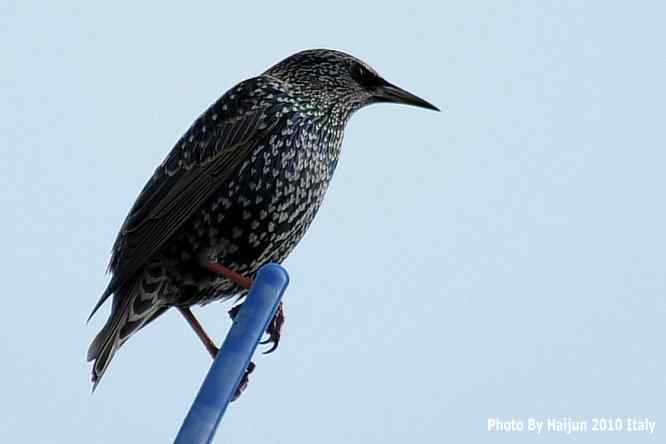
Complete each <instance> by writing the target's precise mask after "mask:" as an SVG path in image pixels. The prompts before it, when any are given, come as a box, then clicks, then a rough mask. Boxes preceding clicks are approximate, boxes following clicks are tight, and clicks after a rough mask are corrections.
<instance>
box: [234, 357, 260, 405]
mask: <svg viewBox="0 0 666 444" xmlns="http://www.w3.org/2000/svg"><path fill="white" fill-rule="evenodd" d="M255 367H256V365H254V362H250V363H249V364H248V366H247V368H246V369H245V373H244V374H243V377H242V378H241V380H240V382H239V383H238V388H237V389H236V393H234V397H233V398H232V399H231V401H232V402H233V401H235V400H237V399H238V397H239V396H240V395H241V393H243V392H244V391H245V389H246V388H247V384H248V383H249V382H250V373H252V372H253V371H254V369H255Z"/></svg>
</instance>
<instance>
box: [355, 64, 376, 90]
mask: <svg viewBox="0 0 666 444" xmlns="http://www.w3.org/2000/svg"><path fill="white" fill-rule="evenodd" d="M350 71H351V75H352V78H353V79H354V80H356V81H357V82H358V83H359V84H360V85H363V86H365V87H366V88H372V87H374V86H377V85H379V84H381V79H380V78H379V77H378V76H377V75H376V74H375V73H374V72H372V71H370V70H369V69H368V68H366V67H365V66H363V65H361V64H360V63H354V64H353V65H352V66H351V68H350Z"/></svg>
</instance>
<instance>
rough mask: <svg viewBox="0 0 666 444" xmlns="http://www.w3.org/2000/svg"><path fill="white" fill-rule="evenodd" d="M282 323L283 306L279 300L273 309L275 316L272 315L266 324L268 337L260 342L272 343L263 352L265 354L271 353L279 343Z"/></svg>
mask: <svg viewBox="0 0 666 444" xmlns="http://www.w3.org/2000/svg"><path fill="white" fill-rule="evenodd" d="M283 325H284V308H283V306H282V302H280V305H278V308H277V310H276V311H275V316H273V319H272V320H271V322H270V323H269V324H268V328H267V329H266V334H268V338H266V339H265V340H264V341H261V342H260V344H264V345H265V344H271V343H272V344H273V345H272V346H271V348H269V349H268V350H266V351H265V352H264V353H263V354H265V355H267V354H269V353H273V352H274V351H275V349H277V347H278V344H279V343H280V338H281V337H282V326H283Z"/></svg>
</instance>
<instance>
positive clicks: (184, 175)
mask: <svg viewBox="0 0 666 444" xmlns="http://www.w3.org/2000/svg"><path fill="white" fill-rule="evenodd" d="M223 101H224V97H223V98H222V99H220V101H218V103H216V104H215V105H213V106H212V107H211V108H210V109H209V110H208V111H206V113H204V115H202V116H201V117H200V118H199V119H198V120H197V121H196V122H195V123H194V124H193V125H192V127H191V128H190V129H189V130H188V131H187V133H186V134H185V135H184V136H183V137H182V138H181V139H180V140H179V142H178V143H177V144H176V146H175V147H174V149H173V150H172V151H171V153H169V156H168V157H167V158H166V160H165V161H164V162H163V163H162V165H160V166H159V167H158V168H157V170H156V171H155V173H154V174H153V177H152V178H151V179H150V181H149V182H148V183H147V184H146V185H145V187H144V188H143V190H142V191H141V194H140V195H139V198H138V199H137V201H136V202H135V203H134V206H133V207H132V209H131V210H130V213H129V215H128V216H127V219H126V220H125V222H124V224H123V226H122V228H121V230H120V233H119V234H118V238H117V239H116V242H115V244H114V246H113V254H112V257H111V262H110V265H109V270H110V271H112V272H113V277H112V279H111V281H110V282H109V285H108V287H107V288H106V290H105V291H104V293H103V294H102V297H101V298H100V300H99V302H98V303H97V305H95V308H94V309H93V311H92V313H91V314H90V317H92V316H93V315H94V314H95V312H96V311H97V309H98V308H99V307H100V306H101V305H102V304H103V303H104V301H105V300H106V299H107V298H108V297H109V295H111V294H112V293H113V292H114V291H116V290H117V289H118V288H119V287H121V286H123V285H124V284H126V283H127V282H128V281H129V280H130V279H131V278H132V277H133V276H134V275H135V274H136V272H137V271H139V269H140V268H141V267H142V266H143V265H144V264H145V263H146V261H147V260H148V259H149V258H150V257H151V256H152V255H153V254H155V252H156V251H157V250H158V249H159V248H160V247H161V246H162V245H163V244H164V243H165V242H166V241H167V240H168V239H169V238H170V237H171V236H172V235H173V234H174V232H175V231H176V230H177V229H178V228H179V227H180V226H182V225H183V223H184V222H185V221H186V220H187V219H188V218H189V217H190V216H191V215H192V214H193V213H194V212H195V211H196V209H197V208H198V207H199V206H200V205H201V204H202V203H203V202H204V201H205V200H206V198H207V197H209V196H210V195H211V193H212V192H213V191H215V189H216V188H217V187H218V186H220V185H221V184H222V183H224V182H225V180H226V179H227V178H228V177H229V176H230V175H231V174H232V173H233V172H234V171H235V170H236V169H237V168H238V167H239V166H240V164H241V162H242V161H243V159H246V158H247V156H248V155H249V153H250V151H251V150H252V148H253V147H254V146H256V144H257V142H258V141H260V140H261V139H262V138H263V136H264V135H265V134H268V133H269V132H270V130H271V129H272V128H273V127H274V126H275V125H276V124H277V122H278V121H279V116H280V114H279V112H278V113H275V112H274V110H273V109H271V107H268V108H266V107H260V108H259V109H257V110H255V111H250V112H246V113H245V114H243V115H241V116H236V117H234V118H230V119H227V120H220V115H222V104H223ZM218 112H219V113H218ZM89 319H90V318H89Z"/></svg>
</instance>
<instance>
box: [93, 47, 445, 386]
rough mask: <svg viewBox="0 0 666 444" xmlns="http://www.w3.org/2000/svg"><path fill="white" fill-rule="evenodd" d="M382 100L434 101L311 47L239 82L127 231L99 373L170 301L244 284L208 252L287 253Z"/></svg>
mask: <svg viewBox="0 0 666 444" xmlns="http://www.w3.org/2000/svg"><path fill="white" fill-rule="evenodd" d="M386 85H388V86H386ZM389 87H390V88H389ZM382 88H384V89H386V90H388V89H391V91H389V93H390V94H389V93H385V92H382V93H381V94H380V93H378V92H377V91H379V90H380V89H382ZM382 91H383V90H382ZM396 91H398V93H400V94H403V95H402V96H400V94H398V93H396ZM378 101H396V102H397V101H401V102H404V103H411V104H413V105H417V106H422V107H430V108H434V107H432V105H429V104H428V103H427V102H424V101H422V100H421V99H418V98H416V97H415V96H411V95H410V94H408V93H406V92H404V91H402V90H399V89H398V88H396V87H393V85H390V84H389V83H388V82H386V81H384V80H383V79H382V78H381V77H379V75H378V74H377V73H376V72H374V71H373V70H372V69H371V68H370V67H368V66H367V65H365V64H364V63H362V62H360V61H359V60H357V59H355V58H353V57H351V56H349V55H347V54H344V53H341V52H338V51H332V50H309V51H303V52H301V53H298V54H295V55H293V56H291V57H289V58H287V59H285V60H283V61H282V62H280V63H278V64H277V65H275V66H273V67H272V68H270V69H269V70H268V71H266V72H265V73H263V74H262V75H260V76H258V77H254V78H251V79H249V80H246V81H243V82H241V83H239V84H238V85H237V86H235V87H234V88H232V89H231V90H229V91H228V92H227V93H226V94H224V95H223V96H222V97H221V98H220V99H219V100H218V101H217V102H215V103H214V104H213V105H212V106H211V107H210V108H209V109H208V110H207V111H205V112H204V114H203V115H202V116H201V117H199V118H198V119H197V120H196V121H195V122H194V124H193V125H192V126H191V127H190V129H189V130H188V131H187V132H186V133H185V135H184V136H183V137H182V138H181V139H180V140H179V141H178V142H177V143H176V146H175V147H174V148H173V150H172V151H171V152H170V153H169V155H168V156H167V158H166V159H165V160H164V162H163V163H162V164H161V165H160V166H159V167H158V168H157V169H156V171H155V173H154V174H153V176H152V178H151V179H150V181H149V182H148V183H147V184H146V186H145V187H144V189H143V191H142V192H141V194H140V195H139V198H138V199H137V202H136V203H135V204H134V206H133V207H132V209H131V211H130V214H129V215H128V217H127V219H126V220H125V223H124V224H123V227H122V229H121V231H120V233H119V235H118V238H117V240H116V243H115V245H114V248H113V255H112V259H111V263H110V267H109V268H110V270H111V271H112V273H113V277H112V279H111V281H110V283H109V286H108V288H107V289H106V291H105V292H104V294H103V296H102V298H101V299H100V301H99V303H98V304H97V306H96V307H95V309H94V310H93V313H94V312H95V311H96V310H97V308H99V306H100V305H101V304H102V303H103V302H104V300H105V299H106V298H107V297H108V296H110V295H113V308H112V313H111V316H110V318H109V320H108V321H107V324H106V325H105V326H104V327H103V329H102V331H101V332H100V333H99V334H98V336H97V337H96V338H95V340H94V341H93V343H92V344H91V346H90V349H89V352H88V359H89V360H95V365H94V366H93V381H95V382H97V381H98V380H99V378H100V377H101V375H102V374H103V373H104V371H105V370H106V368H107V366H108V363H109V361H110V359H111V357H112V356H113V354H114V353H115V351H116V350H117V349H118V348H119V347H120V346H121V345H122V344H123V343H124V342H125V341H126V340H127V338H128V337H129V336H130V335H131V334H132V333H134V332H136V331H137V330H139V329H140V328H142V327H143V326H145V324H147V323H148V322H150V321H152V320H153V319H155V318H156V317H157V316H159V315H160V314H161V313H163V312H164V311H165V310H166V309H168V308H169V307H172V306H185V307H188V306H191V305H194V304H205V303H209V302H211V301H214V300H220V299H227V298H230V297H232V296H234V295H239V294H240V295H242V294H244V292H245V291H246V290H244V289H242V288H241V287H239V286H237V285H235V284H234V283H233V282H231V281H229V280H228V279H227V278H225V277H223V276H220V275H218V274H215V273H212V272H211V271H209V270H208V269H206V267H205V265H206V264H207V263H209V262H219V263H222V264H224V265H225V266H227V267H229V268H231V269H232V270H234V271H236V272H238V273H241V274H243V275H245V276H249V277H252V276H254V274H255V272H256V271H257V270H258V268H259V267H260V266H261V265H263V264H265V263H266V262H269V261H273V262H278V263H279V262H282V261H283V260H284V259H285V258H286V257H287V255H288V254H289V253H290V252H291V251H292V250H293V248H294V247H295V246H296V244H297V243H298V242H299V241H300V240H301V238H302V237H303V235H304V234H305V232H306V231H307V229H308V227H309V226H310V224H311V222H312V220H313V218H314V217H315V214H316V213H317V210H318V209H319V207H320V205H321V202H322V199H323V198H324V194H325V192H326V189H327V188H328V185H329V182H330V180H331V177H332V176H333V172H334V171H335V167H336V165H337V162H338V158H339V155H340V148H341V144H342V137H343V132H344V128H345V125H346V123H347V121H348V119H349V117H350V116H351V114H352V113H353V112H354V111H356V110H357V109H359V108H361V107H362V106H364V105H367V104H369V103H373V102H378ZM91 316H92V315H91Z"/></svg>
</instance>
